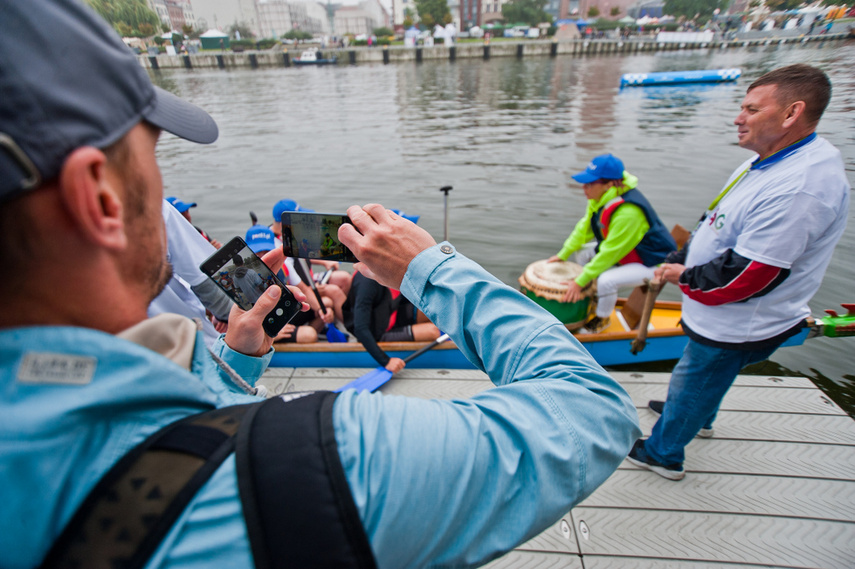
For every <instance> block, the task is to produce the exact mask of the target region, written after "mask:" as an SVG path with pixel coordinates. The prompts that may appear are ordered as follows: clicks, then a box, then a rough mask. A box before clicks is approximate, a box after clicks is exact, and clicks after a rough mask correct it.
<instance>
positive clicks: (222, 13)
mask: <svg viewBox="0 0 855 569" xmlns="http://www.w3.org/2000/svg"><path fill="white" fill-rule="evenodd" d="M192 1H193V11H194V13H195V16H196V22H197V25H196V27H197V28H201V29H205V30H207V29H217V30H227V29H228V28H229V27H230V26H232V25H233V24H242V25H246V26H247V27H248V28H249V29H250V30H252V32H253V33H254V34H256V35H257V36H259V37H261V36H260V34H261V29H260V27H259V25H258V14H257V13H256V10H255V0H192ZM286 31H287V30H286ZM283 33H284V32H283Z"/></svg>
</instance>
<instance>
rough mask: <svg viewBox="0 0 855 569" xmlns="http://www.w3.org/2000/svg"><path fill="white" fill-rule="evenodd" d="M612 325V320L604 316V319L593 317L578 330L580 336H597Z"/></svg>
mask: <svg viewBox="0 0 855 569" xmlns="http://www.w3.org/2000/svg"><path fill="white" fill-rule="evenodd" d="M611 323H612V319H611V317H610V316H606V317H605V318H600V317H599V316H594V317H593V318H591V319H590V320H588V321H587V322H585V325H584V326H582V328H580V329H579V333H580V334H599V333H600V332H602V331H603V330H605V329H606V328H608V327H609V325H610V324H611Z"/></svg>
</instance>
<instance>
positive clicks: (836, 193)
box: [683, 137, 850, 343]
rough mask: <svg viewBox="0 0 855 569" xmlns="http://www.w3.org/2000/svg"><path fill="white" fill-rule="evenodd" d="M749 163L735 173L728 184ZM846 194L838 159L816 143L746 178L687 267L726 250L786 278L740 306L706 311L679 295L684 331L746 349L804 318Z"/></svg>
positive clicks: (696, 243) (713, 217) (708, 226)
mask: <svg viewBox="0 0 855 569" xmlns="http://www.w3.org/2000/svg"><path fill="white" fill-rule="evenodd" d="M753 161H754V158H752V159H751V160H748V161H746V162H745V163H744V164H743V165H741V166H740V167H739V168H737V169H736V171H734V173H733V174H732V175H731V177H730V179H729V180H728V184H730V183H731V182H732V181H733V180H735V179H736V177H737V176H739V174H740V173H741V172H743V171H744V170H745V169H746V168H748V167H749V166H750V164H751V163H752V162H753ZM725 187H726V186H725ZM849 191H850V189H849V182H848V181H847V179H846V173H845V171H844V168H843V160H842V158H841V155H840V152H839V151H838V150H837V149H836V148H835V147H834V146H832V145H831V144H830V143H829V142H828V141H827V140H825V139H823V138H820V137H816V138H815V139H814V140H812V141H810V142H809V143H807V144H805V145H804V146H802V147H801V148H798V149H797V150H795V151H794V152H793V153H792V154H790V155H788V156H786V157H785V158H783V159H781V160H779V161H776V162H772V163H770V164H768V165H766V166H765V167H762V168H758V169H755V170H749V171H748V173H746V174H745V176H744V177H743V178H742V179H741V180H740V181H739V182H737V183H736V184H735V185H734V186H733V188H731V190H730V191H729V192H728V193H727V194H726V195H725V196H724V197H723V198H722V199H721V201H720V202H719V203H718V205H717V207H716V208H715V209H714V210H713V211H712V212H710V214H709V215H708V216H707V217H706V219H705V220H704V221H703V222H702V223H701V224H700V225H699V226H698V228H697V229H696V230H695V232H694V234H693V236H692V240H691V243H690V246H689V250H688V253H687V256H686V267H695V266H698V265H702V264H704V263H707V262H709V261H711V260H713V259H715V258H717V257H719V256H720V255H722V254H723V253H724V252H725V251H727V250H728V249H733V250H734V251H735V252H736V253H737V254H739V255H741V256H743V257H747V258H749V259H752V260H754V261H758V262H760V263H764V264H767V265H772V266H774V267H780V268H783V269H790V271H791V272H790V274H789V276H788V277H787V278H786V279H785V280H784V281H783V282H782V283H781V284H779V285H778V286H777V287H776V288H775V289H774V290H772V291H771V292H769V293H768V294H766V295H764V296H761V297H758V298H751V299H749V300H747V301H745V302H733V303H729V304H723V305H719V306H706V305H704V304H701V303H700V302H697V301H695V300H692V299H690V298H688V297H686V296H685V295H683V320H684V321H685V323H686V324H687V325H688V326H689V328H691V329H692V330H693V331H694V332H696V333H698V334H700V335H701V336H703V337H705V338H709V339H710V340H714V341H717V342H727V343H742V342H753V341H759V340H766V339H768V338H772V337H775V336H777V335H778V334H781V333H783V332H785V331H787V330H789V329H790V328H792V327H793V326H795V325H796V324H798V322H799V321H801V320H803V319H804V318H806V317H807V316H809V315H810V309H809V308H808V301H809V300H810V299H811V297H813V295H814V294H815V293H816V291H817V289H819V286H820V284H821V283H822V278H823V276H824V274H825V270H826V268H827V267H828V264H829V262H830V261H831V255H832V253H833V251H834V246H835V245H836V244H837V241H838V240H839V239H840V236H841V235H842V234H843V230H844V229H845V227H846V219H847V215H848V210H849Z"/></svg>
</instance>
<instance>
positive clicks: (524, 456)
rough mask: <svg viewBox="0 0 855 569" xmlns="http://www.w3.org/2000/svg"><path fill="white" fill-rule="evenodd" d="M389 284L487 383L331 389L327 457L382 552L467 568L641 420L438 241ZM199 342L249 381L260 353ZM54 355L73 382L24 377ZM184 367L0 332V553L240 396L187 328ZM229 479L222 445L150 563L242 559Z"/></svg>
mask: <svg viewBox="0 0 855 569" xmlns="http://www.w3.org/2000/svg"><path fill="white" fill-rule="evenodd" d="M401 290H402V292H403V293H404V295H405V296H406V297H407V298H409V299H410V300H411V301H413V303H414V304H415V305H416V306H417V307H418V308H420V309H421V310H422V311H424V312H425V314H427V315H428V317H430V318H431V319H432V320H433V321H434V322H435V323H436V324H437V325H438V326H439V327H440V328H442V329H443V330H447V331H448V332H449V333H450V335H451V337H452V338H453V339H454V341H455V342H456V343H457V345H458V346H459V347H460V349H461V350H462V351H463V353H464V354H466V356H467V357H468V358H469V359H470V360H471V361H472V362H473V363H475V364H476V365H478V366H479V367H480V368H481V369H483V370H485V371H486V372H487V373H488V374H489V376H490V379H491V380H492V381H493V383H494V384H496V385H497V386H498V387H497V388H494V389H490V390H487V391H484V392H482V393H480V394H478V395H475V396H473V397H471V398H469V399H466V400H457V401H444V400H423V399H416V398H407V397H396V396H385V395H382V394H369V393H360V394H357V393H355V392H354V391H347V392H345V393H342V394H341V395H340V396H339V397H338V399H337V400H336V403H335V407H334V409H333V421H334V426H335V433H336V441H337V443H338V445H339V455H340V458H341V462H342V464H343V466H344V469H345V473H346V476H347V480H348V483H349V485H350V488H351V492H352V494H353V497H354V501H355V503H356V505H357V508H358V510H359V514H360V518H361V520H362V523H363V526H364V528H365V530H366V533H367V535H368V538H369V541H370V543H371V547H372V550H373V552H374V555H375V558H376V559H377V563H378V566H379V567H381V568H388V567H424V566H427V565H443V566H452V565H453V566H457V567H465V566H475V565H479V564H482V563H484V562H486V561H487V560H489V559H492V558H495V557H497V556H499V555H501V554H502V553H504V552H505V551H507V550H509V549H511V548H513V547H514V546H516V545H518V544H520V543H522V542H524V541H526V540H527V539H529V538H531V537H533V536H535V535H536V534H538V533H539V532H541V531H543V530H544V529H545V528H547V527H548V526H549V525H551V524H552V523H554V522H555V521H556V520H557V519H559V518H560V517H561V516H562V515H564V514H566V512H567V511H568V510H569V509H570V508H571V507H573V506H574V505H575V504H577V503H579V502H580V501H581V500H583V499H584V498H585V497H586V496H588V495H589V494H590V493H591V492H592V491H593V490H594V489H595V488H596V487H597V486H598V485H599V484H601V483H602V482H603V481H604V480H605V479H606V478H607V477H608V476H609V475H610V474H611V473H612V472H613V471H614V469H615V468H616V467H617V466H618V465H619V464H620V462H621V461H622V460H623V458H624V457H625V456H626V453H627V451H628V450H629V447H630V445H631V444H632V442H633V441H634V440H635V439H636V438H637V437H638V436H639V435H640V431H639V429H638V418H637V416H636V412H635V408H634V407H633V405H632V402H631V401H630V399H629V397H628V396H627V394H626V392H625V391H624V390H623V389H622V388H621V387H620V386H619V385H618V384H617V383H616V382H615V381H614V380H613V379H612V378H611V377H609V375H608V374H607V373H606V372H605V371H604V370H603V369H602V368H601V367H600V366H599V365H598V364H597V363H596V362H595V361H594V360H593V359H592V358H591V356H590V355H589V354H588V353H587V352H586V351H585V350H584V349H583V348H582V346H581V345H580V344H579V343H578V342H577V341H576V340H575V339H574V338H573V336H572V335H571V334H570V333H569V332H568V331H567V329H566V328H565V327H564V326H563V325H561V324H560V323H559V322H558V321H557V320H555V318H554V317H553V316H551V315H550V314H548V313H547V312H546V311H544V310H543V309H541V308H540V307H538V306H537V305H536V304H534V303H533V302H531V301H530V300H528V299H526V298H525V297H524V296H522V295H520V294H519V293H518V292H517V291H515V290H513V289H511V288H509V287H507V286H506V285H504V284H502V283H500V282H499V281H498V280H496V279H495V278H494V277H492V276H491V275H490V274H488V273H487V272H486V271H484V270H483V269H482V268H481V267H479V266H478V265H477V264H475V263H473V262H472V261H470V260H468V259H466V258H465V257H463V256H462V255H460V254H457V253H456V252H454V251H453V250H452V252H451V253H450V254H446V253H443V252H441V251H440V248H439V247H438V246H437V247H433V248H431V249H428V250H427V251H424V252H422V253H421V254H420V255H419V256H418V257H416V258H415V259H414V260H413V261H412V262H411V264H410V266H409V269H408V271H407V274H406V276H405V279H404V282H403V285H402V287H401ZM214 351H215V353H216V354H217V355H219V356H220V357H222V359H223V360H225V361H226V362H227V363H228V364H229V365H230V366H231V367H232V368H234V370H235V371H237V372H238V373H239V374H241V375H243V376H244V379H246V380H247V381H249V382H250V383H252V382H254V380H255V379H257V377H258V376H259V374H260V373H261V372H262V371H263V369H264V367H265V366H266V363H267V362H266V361H265V358H258V359H256V358H250V357H246V356H242V355H240V354H237V353H235V352H233V351H231V350H229V349H228V347H226V346H225V345H224V343H223V341H222V338H221V339H219V340H218V341H217V343H216V344H215V345H214ZM34 354H35V357H34ZM51 358H53V361H56V362H64V363H61V364H54V367H55V368H56V369H54V370H53V371H56V370H57V369H58V370H61V371H64V372H65V373H57V374H55V377H56V378H62V377H64V378H66V379H68V378H71V379H73V380H75V383H70V384H61V383H56V382H51V381H49V380H48V381H42V382H33V376H35V377H37V378H38V377H41V378H42V379H43V380H44V378H48V379H50V378H51V373H49V372H50V371H51V369H49V368H50V366H49V365H48V368H47V369H46V368H45V367H44V366H45V362H47V363H48V364H49V363H50V362H51V361H52V360H51ZM33 362H36V363H39V362H40V363H41V364H42V368H38V367H37V366H36V367H35V368H34V367H33ZM33 369H35V370H36V371H35V372H33ZM191 369H192V372H189V371H187V370H185V369H183V368H181V367H179V366H178V365H176V364H174V363H172V362H171V361H169V360H167V359H166V358H164V357H162V356H160V355H158V354H155V353H154V352H151V351H149V350H147V349H145V348H142V347H140V346H137V345H135V344H132V343H129V342H126V341H124V340H121V339H119V338H116V337H114V336H111V335H108V334H105V333H102V332H97V331H93V330H88V329H82V328H69V327H34V328H24V329H10V330H4V331H2V332H0V382H2V383H0V503H2V504H3V510H2V515H0V551H2V552H3V560H2V565H3V567H4V568H5V567H8V568H19V567H33V566H35V565H37V564H38V563H39V561H40V560H41V558H42V557H43V555H44V554H45V553H46V551H47V549H48V548H49V546H50V544H51V543H52V541H53V539H54V538H55V537H56V536H57V535H58V533H59V532H60V530H61V529H62V527H63V525H64V524H65V523H66V522H67V521H68V519H69V518H70V516H71V515H72V514H73V512H74V511H75V509H76V508H77V506H78V504H79V502H80V501H81V500H82V499H83V497H84V496H85V495H86V493H87V492H88V491H89V489H90V488H91V487H92V485H94V483H95V482H96V481H97V480H98V479H99V478H100V477H101V476H102V475H103V473H104V472H105V471H106V470H107V469H108V468H109V467H110V466H111V465H112V464H113V463H114V462H115V461H116V460H117V459H118V458H120V457H121V456H122V455H123V454H125V452H127V451H128V450H129V449H130V448H132V447H133V446H134V445H136V444H137V443H139V442H141V441H142V440H143V439H144V438H145V437H146V436H148V435H149V434H151V433H153V432H154V431H156V430H157V429H158V428H160V427H161V426H163V425H165V424H167V423H169V422H171V421H173V420H176V419H178V418H180V417H183V416H186V415H189V414H191V413H195V412H198V411H202V410H205V409H209V408H212V407H215V406H224V405H229V404H233V403H238V402H246V401H252V400H255V398H254V397H253V396H249V395H245V394H242V393H241V392H240V390H239V389H237V388H236V387H234V385H233V384H232V383H231V382H230V381H229V380H228V379H227V377H226V375H225V374H224V373H222V372H221V371H220V370H218V369H217V368H216V366H215V365H214V364H213V362H212V361H211V359H210V358H209V356H208V354H207V353H206V351H205V349H204V344H203V342H202V341H201V336H198V337H197V342H196V347H195V352H194V357H193V363H192V366H191ZM27 370H29V371H27ZM295 436H298V434H297V435H295ZM235 477H236V474H235V468H234V459H233V457H232V458H230V459H227V461H226V462H225V463H224V464H223V465H222V466H221V467H220V468H219V470H218V471H217V472H216V473H215V474H214V476H213V477H212V478H211V480H210V481H209V482H208V483H207V484H206V485H205V486H204V487H203V488H202V490H201V491H200V492H199V494H198V495H197V496H196V497H195V499H194V500H193V502H192V503H191V505H190V507H188V509H187V510H186V511H185V512H184V514H183V515H182V517H181V518H180V519H179V520H178V522H177V523H176V525H175V527H174V528H173V530H172V531H171V532H170V533H169V535H168V536H167V538H166V539H165V541H164V542H163V544H162V546H161V547H160V548H159V549H158V551H157V552H156V554H155V556H154V557H153V558H152V561H151V562H150V563H149V565H148V567H182V568H189V567H199V568H202V567H206V568H207V567H211V565H212V564H216V565H218V566H221V567H230V568H231V567H252V557H251V554H250V549H249V546H248V542H247V536H246V526H245V524H244V521H243V517H242V510H241V504H240V498H239V496H238V490H237V484H236V480H235Z"/></svg>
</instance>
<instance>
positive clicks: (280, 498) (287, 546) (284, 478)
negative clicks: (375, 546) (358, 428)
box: [236, 392, 376, 569]
mask: <svg viewBox="0 0 855 569" xmlns="http://www.w3.org/2000/svg"><path fill="white" fill-rule="evenodd" d="M337 396H338V393H330V392H316V393H312V394H309V395H306V396H303V397H300V398H298V399H292V400H290V401H288V402H286V401H285V400H284V399H283V398H281V397H276V398H273V399H268V400H267V401H265V402H264V403H262V404H261V405H259V406H258V407H253V408H252V409H251V410H250V411H249V413H247V415H246V416H245V417H244V419H243V421H242V423H241V427H240V429H239V431H238V435H237V448H236V459H237V472H238V484H239V489H240V495H241V502H242V503H243V511H244V518H245V520H246V525H247V530H248V533H249V540H250V545H251V547H252V553H253V557H254V559H255V566H256V568H257V569H274V568H279V567H290V568H299V569H302V568H306V567H336V568H350V567H353V568H371V569H373V568H375V567H376V563H375V561H374V555H373V553H372V552H371V545H370V543H369V542H368V537H367V536H366V534H365V530H364V529H363V527H362V522H361V521H360V519H359V512H358V510H357V508H356V504H355V503H354V501H353V496H352V495H351V493H350V487H349V486H348V484H347V479H346V478H345V474H344V468H343V467H342V465H341V462H340V460H339V456H338V448H337V444H336V441H335V434H334V432H333V422H332V408H333V403H334V402H335V399H336V397H337Z"/></svg>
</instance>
